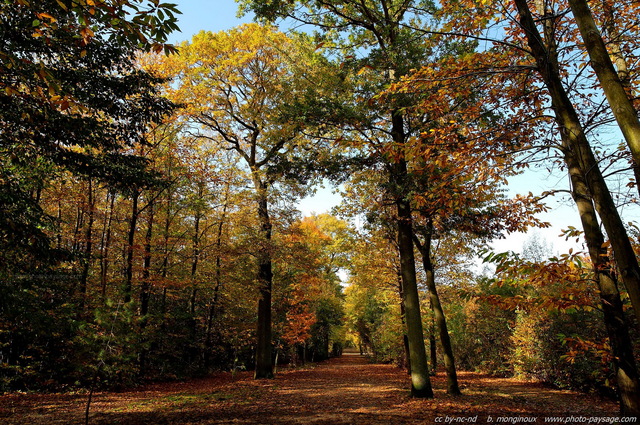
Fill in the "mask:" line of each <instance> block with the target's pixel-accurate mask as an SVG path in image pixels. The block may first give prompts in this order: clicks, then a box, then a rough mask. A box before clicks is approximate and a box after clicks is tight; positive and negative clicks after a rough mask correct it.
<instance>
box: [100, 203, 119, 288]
mask: <svg viewBox="0 0 640 425" xmlns="http://www.w3.org/2000/svg"><path fill="white" fill-rule="evenodd" d="M109 198H111V200H110V202H109V213H108V216H106V217H105V219H104V220H105V221H104V225H103V227H102V240H101V243H100V245H101V248H100V251H101V252H100V287H101V291H100V293H101V297H102V300H103V301H104V300H105V298H106V296H107V276H108V271H109V249H110V248H111V225H112V223H113V210H114V206H115V201H116V194H115V193H107V199H109Z"/></svg>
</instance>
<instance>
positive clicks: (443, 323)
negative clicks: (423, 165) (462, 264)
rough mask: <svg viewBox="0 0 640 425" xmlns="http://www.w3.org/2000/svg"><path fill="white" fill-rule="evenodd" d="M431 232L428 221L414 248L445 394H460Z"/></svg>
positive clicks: (431, 226) (431, 227)
mask: <svg viewBox="0 0 640 425" xmlns="http://www.w3.org/2000/svg"><path fill="white" fill-rule="evenodd" d="M432 232H433V225H432V223H431V221H430V220H428V224H427V230H426V233H427V234H425V235H424V236H425V241H424V243H420V241H419V240H418V239H417V238H416V239H414V240H415V242H416V246H417V247H418V249H419V250H420V254H421V255H422V265H423V267H424V272H425V274H426V276H427V288H428V290H429V302H430V303H431V306H432V307H433V314H434V317H435V321H436V328H437V330H438V335H439V337H440V345H442V354H443V356H444V367H445V370H446V372H447V393H449V394H452V395H459V394H460V386H459V385H458V374H457V373H456V362H455V357H454V355H453V348H452V347H451V338H450V337H449V330H448V329H447V319H446V318H445V315H444V310H443V309H442V304H441V303H440V296H439V295H438V289H437V288H436V281H435V273H434V270H433V263H432V262H431V234H432Z"/></svg>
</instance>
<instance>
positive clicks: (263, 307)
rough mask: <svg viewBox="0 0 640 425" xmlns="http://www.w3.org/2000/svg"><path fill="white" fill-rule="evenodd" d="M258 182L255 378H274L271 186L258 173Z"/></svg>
mask: <svg viewBox="0 0 640 425" xmlns="http://www.w3.org/2000/svg"><path fill="white" fill-rule="evenodd" d="M254 184H255V186H256V189H257V192H258V193H257V197H258V219H259V221H260V228H261V233H262V239H263V240H262V243H263V244H264V245H263V246H262V247H261V248H260V252H259V253H258V283H259V285H260V297H259V298H258V329H257V336H258V341H257V347H256V370H255V379H262V378H273V364H272V359H271V288H272V285H273V271H272V266H271V218H270V217H269V204H268V201H267V187H266V185H265V184H264V183H263V182H262V181H261V180H260V179H259V177H254Z"/></svg>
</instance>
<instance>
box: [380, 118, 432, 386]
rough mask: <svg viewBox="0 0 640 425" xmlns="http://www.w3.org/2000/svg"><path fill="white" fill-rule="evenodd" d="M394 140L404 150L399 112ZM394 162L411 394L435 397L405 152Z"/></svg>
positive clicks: (402, 124) (393, 170)
mask: <svg viewBox="0 0 640 425" xmlns="http://www.w3.org/2000/svg"><path fill="white" fill-rule="evenodd" d="M392 135H393V141H394V142H395V143H396V144H397V145H398V146H399V147H400V149H402V146H403V145H404V143H405V133H404V119H403V117H402V115H401V113H400V112H398V113H394V114H393V116H392ZM390 165H391V167H390V168H391V175H390V180H391V184H392V187H393V189H392V190H393V191H394V193H393V195H394V198H395V199H394V201H395V205H396V211H397V219H396V220H397V223H396V225H397V232H398V233H397V236H398V251H399V255H400V274H401V275H402V289H403V292H404V308H405V315H406V320H407V338H408V339H409V358H410V362H411V396H412V397H420V398H432V397H433V389H432V388H431V380H430V378H429V365H428V363H427V352H426V349H425V345H424V333H423V330H422V316H421V313H420V299H419V296H418V282H417V279H416V263H415V256H414V253H413V220H412V217H411V204H410V202H409V200H408V199H407V198H406V196H405V192H406V187H407V183H408V173H407V163H406V160H405V159H404V155H402V157H401V158H398V159H396V160H395V162H394V163H392V164H390Z"/></svg>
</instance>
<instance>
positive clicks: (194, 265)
mask: <svg viewBox="0 0 640 425" xmlns="http://www.w3.org/2000/svg"><path fill="white" fill-rule="evenodd" d="M198 196H199V198H198V199H202V190H200V191H199V193H198ZM193 219H194V229H193V238H192V243H193V253H192V257H191V296H190V297H189V340H190V341H191V344H192V349H191V350H189V351H190V357H191V361H193V360H194V359H195V358H196V357H197V348H196V347H197V346H198V344H197V342H196V341H197V332H198V321H197V320H196V301H197V296H198V283H197V280H196V277H197V273H198V263H199V261H200V220H201V219H202V212H201V211H200V210H198V211H196V213H195V215H194V217H193Z"/></svg>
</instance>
